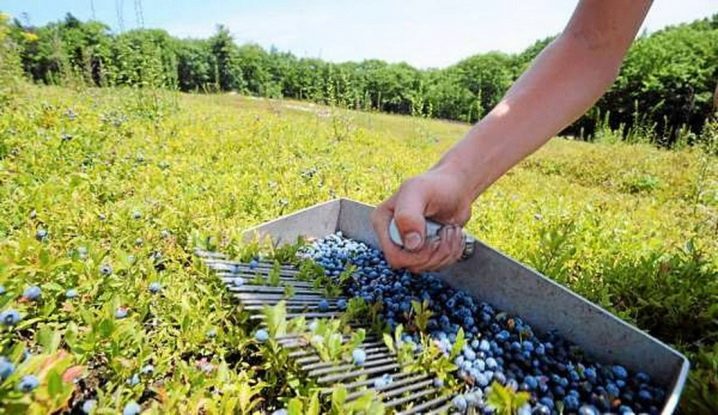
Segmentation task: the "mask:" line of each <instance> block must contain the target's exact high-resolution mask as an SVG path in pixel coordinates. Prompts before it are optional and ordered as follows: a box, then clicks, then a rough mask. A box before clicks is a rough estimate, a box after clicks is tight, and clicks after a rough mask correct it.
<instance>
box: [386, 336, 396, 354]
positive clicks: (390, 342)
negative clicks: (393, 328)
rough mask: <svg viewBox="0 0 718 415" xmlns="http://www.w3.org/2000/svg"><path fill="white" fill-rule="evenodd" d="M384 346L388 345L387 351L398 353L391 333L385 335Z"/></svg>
mask: <svg viewBox="0 0 718 415" xmlns="http://www.w3.org/2000/svg"><path fill="white" fill-rule="evenodd" d="M384 344H385V345H386V347H387V349H389V350H391V352H392V353H396V348H395V347H394V338H393V337H391V335H389V333H384Z"/></svg>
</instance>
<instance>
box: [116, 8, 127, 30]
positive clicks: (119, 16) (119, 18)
mask: <svg viewBox="0 0 718 415" xmlns="http://www.w3.org/2000/svg"><path fill="white" fill-rule="evenodd" d="M124 8H125V5H124V1H123V0H115V11H116V12H117V27H118V29H120V33H122V32H124V31H125V22H124V20H123V18H122V9H124Z"/></svg>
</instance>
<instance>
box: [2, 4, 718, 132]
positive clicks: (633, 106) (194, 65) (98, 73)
mask: <svg viewBox="0 0 718 415" xmlns="http://www.w3.org/2000/svg"><path fill="white" fill-rule="evenodd" d="M9 31H10V39H12V41H13V43H14V45H15V47H16V49H17V51H18V54H19V57H20V60H21V64H22V69H23V70H24V72H25V74H27V76H28V77H30V78H31V79H33V80H34V81H36V82H43V83H48V84H60V85H63V84H67V83H68V82H82V83H84V84H86V85H92V86H119V85H129V86H137V87H162V88H173V89H178V90H180V91H186V92H220V91H236V92H238V93H241V94H247V95H254V96H262V97H271V98H282V97H286V98H293V99H299V100H308V101H312V102H317V103H322V104H328V105H337V106H342V107H347V108H356V109H363V110H378V111H386V112H391V113H398V114H411V115H417V116H425V117H437V118H444V119H451V120H460V121H467V122H474V121H477V120H478V119H480V118H481V117H482V116H483V115H484V114H485V113H486V112H488V111H489V110H490V109H491V108H492V107H493V106H494V105H495V104H496V103H497V102H498V101H499V99H500V98H501V97H502V95H503V94H504V93H505V92H506V90H507V89H508V88H509V86H510V85H511V84H512V82H513V81H514V80H515V79H516V78H517V77H518V76H519V75H520V74H521V73H522V71H524V70H525V69H526V68H527V66H528V65H530V63H531V61H532V60H533V59H534V57H535V56H536V55H537V54H538V53H539V52H540V51H541V50H542V49H543V48H544V47H545V46H546V45H547V44H548V43H549V42H550V41H551V40H552V38H547V39H543V40H539V41H537V42H536V43H534V44H533V45H532V46H530V47H529V48H527V49H526V50H524V51H523V52H521V53H518V54H507V53H502V52H489V53H482V54H477V55H474V56H471V57H468V58H466V59H464V60H462V61H460V62H458V63H456V64H455V65H452V66H449V67H446V68H442V69H427V70H420V69H417V68H414V67H412V66H410V65H408V64H406V63H386V62H384V61H381V60H365V61H362V62H346V63H330V62H325V61H323V60H320V59H314V58H298V57H296V56H294V55H293V54H291V53H287V52H281V51H278V50H276V49H274V48H272V49H270V50H269V51H267V50H265V49H263V48H262V47H260V46H258V45H254V44H245V45H238V44H236V43H235V42H234V40H233V38H232V35H231V33H230V32H229V31H228V29H227V28H226V27H224V26H221V25H220V26H218V27H217V31H216V33H215V34H214V35H213V36H212V37H210V38H208V39H178V38H175V37H172V36H170V35H169V34H168V33H167V32H165V31H164V30H158V29H137V30H131V31H127V32H123V33H114V32H112V31H111V30H110V27H109V26H108V25H106V24H104V23H101V22H97V21H88V22H82V21H80V20H78V19H77V18H75V17H73V16H72V15H70V14H68V15H67V16H66V17H65V18H64V20H62V21H58V22H56V23H49V24H47V25H45V26H28V25H24V24H22V23H21V22H20V21H18V20H17V19H16V20H14V21H12V22H10V23H9ZM717 80H718V14H716V15H714V16H712V17H710V18H706V19H702V20H698V21H695V22H692V23H689V24H681V25H677V26H671V27H668V28H666V29H664V30H661V31H657V32H655V33H651V34H644V35H642V36H640V37H639V39H637V41H636V42H635V43H634V45H633V46H632V47H631V49H630V51H629V53H628V56H627V58H626V60H625V62H624V64H623V67H622V69H621V72H620V75H619V77H618V79H617V80H616V82H615V83H614V85H613V86H612V87H611V89H610V90H609V91H608V93H607V94H606V95H605V96H604V97H603V98H601V100H600V101H599V102H598V103H597V104H596V105H595V106H594V108H592V109H591V110H590V111H589V112H588V113H587V114H586V115H584V116H583V117H582V118H581V119H579V120H578V121H576V122H575V123H574V124H573V125H571V126H570V127H569V128H567V129H566V131H564V134H571V135H575V136H579V137H583V138H585V139H590V137H591V135H592V133H593V131H594V130H595V129H596V128H597V126H603V127H605V126H610V127H611V128H613V129H619V128H621V129H623V130H624V131H628V130H629V129H631V128H637V127H640V128H641V129H643V130H650V131H652V133H653V135H654V136H655V137H656V141H658V142H660V143H662V144H670V142H671V141H672V140H675V139H676V136H677V135H678V134H682V133H685V132H688V131H691V132H693V133H698V132H700V130H701V129H702V128H703V125H704V124H705V121H706V119H707V118H708V117H709V116H710V115H711V114H712V112H713V98H712V96H713V91H714V90H715V87H716V81H717Z"/></svg>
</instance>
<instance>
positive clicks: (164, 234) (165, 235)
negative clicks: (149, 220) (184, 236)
mask: <svg viewBox="0 0 718 415" xmlns="http://www.w3.org/2000/svg"><path fill="white" fill-rule="evenodd" d="M170 236H172V234H171V233H170V231H168V230H167V229H163V230H162V231H161V232H160V238H162V239H167V238H169V237H170Z"/></svg>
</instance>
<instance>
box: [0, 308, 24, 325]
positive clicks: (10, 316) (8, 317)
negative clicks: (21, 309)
mask: <svg viewBox="0 0 718 415" xmlns="http://www.w3.org/2000/svg"><path fill="white" fill-rule="evenodd" d="M20 320H22V316H21V315H20V313H18V312H17V311H16V310H13V309H9V310H5V311H3V312H1V313H0V322H2V324H4V325H6V326H14V325H15V324H17V323H19V322H20Z"/></svg>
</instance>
